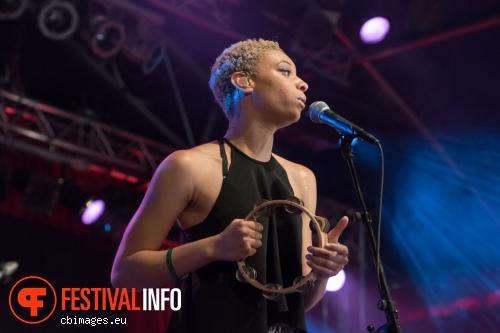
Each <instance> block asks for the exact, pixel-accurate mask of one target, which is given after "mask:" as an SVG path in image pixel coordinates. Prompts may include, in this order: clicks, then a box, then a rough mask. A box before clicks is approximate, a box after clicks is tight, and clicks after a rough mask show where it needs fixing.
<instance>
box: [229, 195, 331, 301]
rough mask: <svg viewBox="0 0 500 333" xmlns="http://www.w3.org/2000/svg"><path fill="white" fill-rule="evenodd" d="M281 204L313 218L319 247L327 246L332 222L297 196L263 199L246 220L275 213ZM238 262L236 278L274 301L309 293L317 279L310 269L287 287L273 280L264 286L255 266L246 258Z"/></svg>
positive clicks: (294, 211)
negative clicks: (246, 260)
mask: <svg viewBox="0 0 500 333" xmlns="http://www.w3.org/2000/svg"><path fill="white" fill-rule="evenodd" d="M280 206H285V210H286V211H287V212H288V213H290V214H295V215H300V214H302V213H305V214H306V215H307V216H308V217H309V218H310V219H311V222H310V224H309V227H310V228H311V230H312V231H315V232H316V233H317V234H318V247H320V248H324V247H325V242H326V239H327V237H326V233H327V232H328V230H329V228H330V223H329V222H328V220H327V219H325V218H324V217H321V216H315V215H313V214H312V213H311V212H310V211H309V210H308V209H307V208H305V207H304V203H303V202H302V200H300V199H299V198H297V197H289V198H287V199H286V200H272V201H269V200H266V199H261V200H259V201H257V202H256V203H255V206H254V209H253V210H252V211H251V212H250V213H249V214H248V215H247V217H246V218H245V220H251V219H252V218H254V219H255V220H256V219H257V218H258V217H261V216H266V217H270V216H272V215H273V214H274V208H275V207H280ZM237 263H238V270H237V271H236V279H237V280H238V281H240V282H244V283H249V284H251V285H252V286H254V287H255V288H257V289H260V290H262V294H263V296H264V297H265V298H267V299H269V300H273V301H277V300H278V299H279V298H280V296H281V295H283V294H290V293H294V292H300V293H309V292H310V291H311V290H312V288H313V287H314V281H315V280H316V276H314V274H313V272H312V271H310V272H309V273H308V274H307V275H306V276H302V275H300V276H298V277H296V278H295V280H294V282H293V285H292V286H289V287H286V288H283V286H281V285H279V284H277V283H272V282H271V283H267V284H266V285H265V286H264V285H262V284H261V283H260V282H258V281H257V271H256V270H255V269H254V268H253V267H251V266H247V265H246V264H245V260H240V261H238V262H237Z"/></svg>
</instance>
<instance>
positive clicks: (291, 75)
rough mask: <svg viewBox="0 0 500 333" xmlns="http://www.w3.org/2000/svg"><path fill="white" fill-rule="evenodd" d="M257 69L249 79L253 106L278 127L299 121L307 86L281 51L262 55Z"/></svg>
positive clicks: (291, 62)
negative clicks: (278, 125) (276, 122)
mask: <svg viewBox="0 0 500 333" xmlns="http://www.w3.org/2000/svg"><path fill="white" fill-rule="evenodd" d="M257 67H258V73H259V74H257V76H255V77H252V78H251V81H253V86H252V88H253V91H252V93H251V95H252V101H253V105H254V107H255V108H256V109H257V110H261V111H262V114H261V115H262V116H265V117H266V119H271V120H275V121H279V123H278V124H280V125H281V124H282V123H283V125H288V124H290V123H293V122H296V121H297V120H299V118H300V113H301V111H302V110H303V109H304V108H305V103H306V96H305V92H306V90H307V88H308V86H307V84H306V83H305V82H304V81H302V79H300V78H299V77H298V76H297V69H296V68H295V64H294V63H293V61H292V60H291V59H290V58H289V57H288V56H287V55H286V54H285V53H283V52H282V51H279V50H272V51H268V52H266V53H265V54H264V55H263V57H262V59H261V60H260V61H259V63H258V66H257ZM269 117H270V118H269Z"/></svg>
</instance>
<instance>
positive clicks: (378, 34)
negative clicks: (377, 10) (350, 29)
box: [359, 16, 391, 44]
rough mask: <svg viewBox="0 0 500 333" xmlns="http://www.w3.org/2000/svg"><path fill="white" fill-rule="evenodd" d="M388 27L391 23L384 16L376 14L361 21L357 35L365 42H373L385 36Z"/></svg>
mask: <svg viewBox="0 0 500 333" xmlns="http://www.w3.org/2000/svg"><path fill="white" fill-rule="evenodd" d="M390 27H391V25H390V23H389V21H388V20H387V19H386V18H384V17H381V16H376V17H373V18H371V19H369V20H367V21H366V22H365V23H363V26H362V27H361V29H360V31H359V37H361V40H362V41H363V42H365V43H366V44H375V43H378V42H380V41H382V40H383V39H384V38H385V36H386V35H387V33H388V32H389V29H390Z"/></svg>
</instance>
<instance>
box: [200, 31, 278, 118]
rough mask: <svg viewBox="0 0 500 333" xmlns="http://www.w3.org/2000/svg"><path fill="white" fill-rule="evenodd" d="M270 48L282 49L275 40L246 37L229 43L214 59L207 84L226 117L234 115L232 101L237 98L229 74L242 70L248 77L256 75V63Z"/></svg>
mask: <svg viewBox="0 0 500 333" xmlns="http://www.w3.org/2000/svg"><path fill="white" fill-rule="evenodd" d="M271 50H279V51H283V50H282V49H281V48H280V46H279V44H278V43H277V42H275V41H270V40H264V39H258V40H256V39H247V40H245V41H241V42H238V43H236V44H233V45H231V46H230V47H228V48H227V49H225V50H224V51H223V52H222V53H221V55H220V56H219V57H217V59H216V60H215V63H214V64H213V66H212V70H211V74H210V81H209V83H208V84H209V86H210V89H211V90H212V93H213V94H214V97H215V100H216V102H217V103H218V104H219V105H220V106H221V107H222V110H223V111H224V113H225V114H226V117H227V118H228V119H231V118H232V117H233V116H234V112H235V111H234V103H235V101H236V99H237V90H236V87H235V86H234V85H233V84H232V83H231V76H232V75H233V73H235V72H243V73H245V74H246V75H247V76H249V77H252V76H256V75H257V74H258V70H257V64H258V62H259V61H260V59H261V58H262V55H263V54H265V53H266V52H268V51H271Z"/></svg>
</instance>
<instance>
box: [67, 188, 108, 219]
mask: <svg viewBox="0 0 500 333" xmlns="http://www.w3.org/2000/svg"><path fill="white" fill-rule="evenodd" d="M58 183H59V186H60V188H61V190H60V196H59V203H61V204H62V205H63V206H65V207H66V208H68V209H69V210H71V211H73V212H74V213H75V214H78V216H79V217H80V218H81V221H82V223H83V224H85V225H90V224H93V223H95V222H96V221H97V220H98V219H99V218H100V217H101V215H102V214H103V213H104V211H105V208H106V204H105V203H104V201H103V200H101V199H98V198H94V197H92V196H90V195H89V194H87V193H86V192H85V191H83V190H82V189H81V188H79V187H78V186H76V185H75V184H74V183H72V182H70V181H67V180H65V179H63V178H59V179H58Z"/></svg>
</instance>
